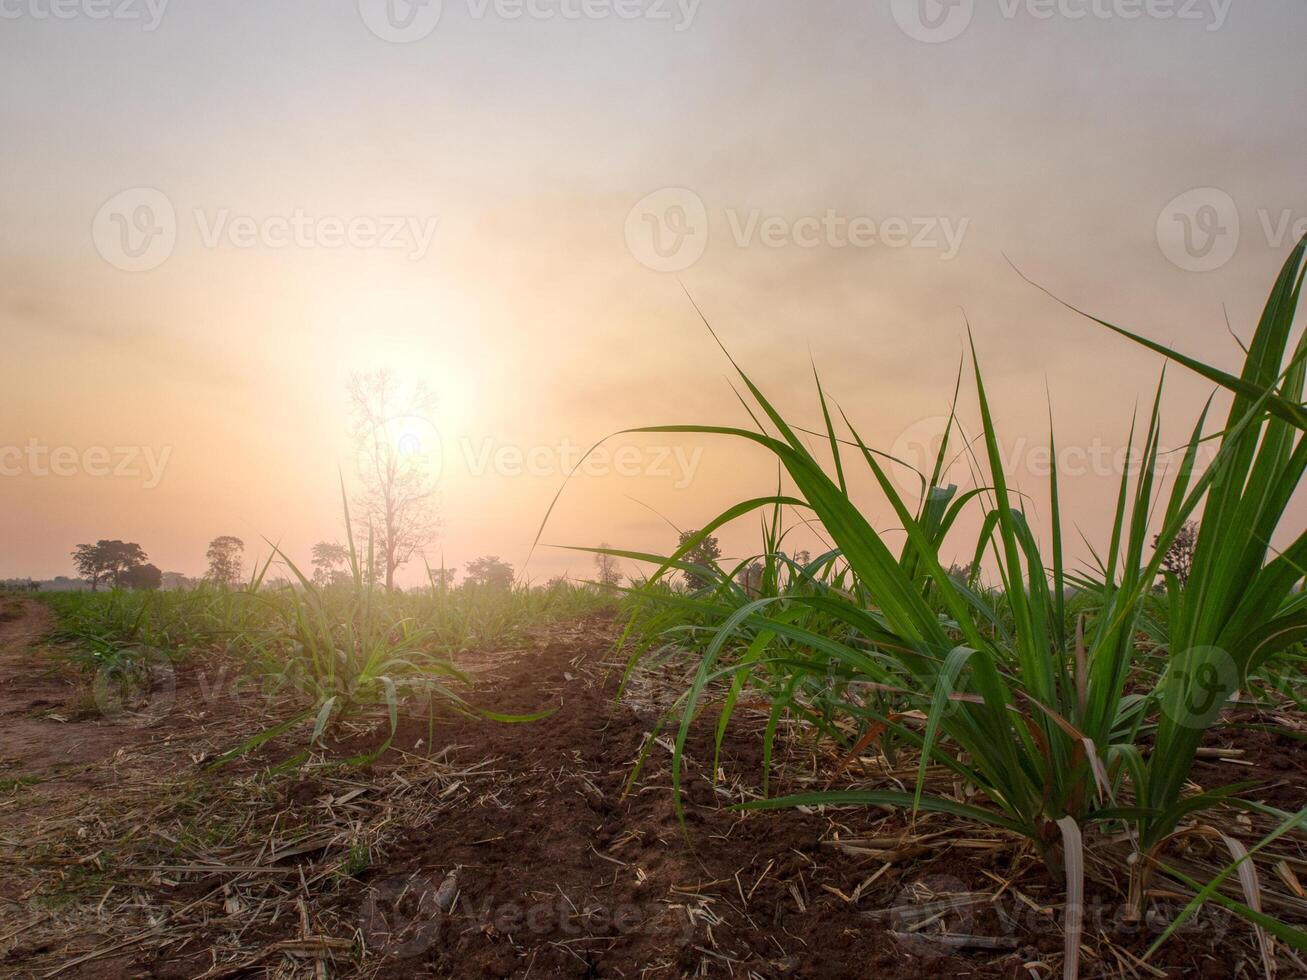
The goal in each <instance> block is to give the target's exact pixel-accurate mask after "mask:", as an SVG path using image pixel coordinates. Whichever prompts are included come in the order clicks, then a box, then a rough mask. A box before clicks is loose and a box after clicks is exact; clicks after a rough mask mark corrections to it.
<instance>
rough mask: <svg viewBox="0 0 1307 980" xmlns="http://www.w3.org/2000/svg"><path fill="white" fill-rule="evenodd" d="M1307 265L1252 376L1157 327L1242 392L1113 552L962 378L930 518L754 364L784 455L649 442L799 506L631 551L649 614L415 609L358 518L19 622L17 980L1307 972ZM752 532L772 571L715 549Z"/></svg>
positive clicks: (509, 590) (437, 599) (578, 599)
mask: <svg viewBox="0 0 1307 980" xmlns="http://www.w3.org/2000/svg"><path fill="white" fill-rule="evenodd" d="M1303 257H1304V245H1299V247H1298V248H1297V249H1296V250H1295V251H1294V253H1293V255H1292V256H1291V258H1290V260H1289V261H1288V263H1286V265H1285V266H1284V268H1283V270H1282V272H1281V273H1280V276H1279V278H1278V280H1277V281H1276V283H1275V285H1274V287H1273V290H1272V292H1271V296H1270V299H1269V301H1268V303H1267V306H1266V312H1265V314H1264V315H1263V317H1262V319H1261V321H1260V322H1259V323H1258V324H1257V325H1256V327H1255V329H1249V330H1248V331H1247V334H1248V335H1250V337H1251V339H1250V340H1249V341H1248V345H1247V356H1246V361H1245V364H1244V367H1243V369H1242V371H1241V372H1240V374H1238V375H1233V374H1227V373H1225V372H1223V371H1220V370H1218V369H1216V368H1214V367H1211V366H1209V365H1207V364H1205V363H1203V362H1200V361H1193V360H1190V359H1188V358H1185V357H1184V356H1183V355H1182V354H1178V353H1176V352H1173V351H1169V350H1167V349H1165V348H1160V347H1159V346H1158V345H1156V344H1153V343H1151V342H1148V341H1143V340H1141V339H1139V338H1135V337H1133V335H1129V334H1127V337H1128V338H1129V339H1134V340H1136V341H1138V342H1139V343H1140V344H1142V345H1143V346H1145V347H1148V348H1151V349H1152V351H1153V353H1154V354H1158V353H1160V354H1162V355H1164V356H1165V357H1166V358H1168V359H1169V360H1170V361H1172V362H1177V363H1173V364H1172V365H1171V370H1173V371H1192V372H1197V373H1198V374H1199V375H1201V376H1202V377H1204V378H1206V379H1207V380H1208V381H1209V382H1211V383H1212V384H1213V385H1214V386H1215V387H1216V388H1217V389H1218V390H1220V391H1221V393H1222V398H1223V399H1224V401H1223V403H1222V404H1228V406H1229V407H1228V412H1227V414H1226V417H1225V418H1224V419H1223V420H1221V421H1219V422H1218V421H1216V420H1215V419H1214V418H1211V417H1209V413H1204V416H1203V417H1201V418H1199V419H1196V420H1194V423H1193V426H1192V436H1191V438H1190V439H1189V441H1188V443H1187V445H1185V446H1182V447H1180V449H1179V450H1177V451H1174V452H1171V451H1166V450H1164V449H1163V446H1162V442H1161V436H1160V428H1161V423H1160V418H1161V415H1162V412H1163V403H1164V387H1163V385H1160V384H1159V387H1158V390H1157V393H1156V396H1155V398H1153V399H1152V400H1151V402H1148V403H1146V404H1149V405H1150V407H1149V408H1148V409H1147V410H1146V411H1145V412H1144V413H1143V414H1142V416H1141V418H1140V420H1139V422H1138V425H1137V427H1136V430H1135V431H1134V432H1133V433H1132V437H1131V438H1132V441H1133V442H1134V444H1136V445H1137V446H1139V447H1140V450H1141V458H1142V460H1143V465H1142V466H1141V467H1140V468H1139V469H1138V470H1137V471H1132V472H1126V473H1124V474H1123V475H1122V476H1121V479H1120V486H1119V495H1118V498H1117V500H1116V505H1115V509H1114V513H1115V521H1114V524H1113V527H1112V531H1111V533H1110V535H1109V537H1108V539H1107V540H1104V541H1095V542H1092V543H1089V544H1090V547H1091V550H1092V553H1093V555H1094V559H1095V560H1094V561H1093V562H1091V563H1089V564H1088V565H1080V564H1077V565H1076V566H1075V567H1070V563H1069V562H1068V561H1067V560H1065V558H1064V554H1065V549H1067V548H1068V545H1067V543H1066V539H1068V538H1069V537H1070V535H1071V534H1072V533H1074V532H1073V528H1074V526H1075V523H1074V520H1073V518H1072V516H1070V515H1064V514H1062V513H1061V509H1060V506H1059V499H1058V484H1057V480H1056V474H1055V476H1054V479H1053V481H1052V484H1051V497H1050V499H1049V500H1047V501H1043V502H1041V506H1040V507H1039V508H1037V511H1038V512H1039V513H1047V514H1048V515H1049V517H1048V519H1047V520H1046V521H1044V522H1043V524H1042V525H1041V526H1036V525H1035V524H1034V521H1033V519H1031V520H1030V521H1029V522H1028V520H1027V511H1028V509H1029V510H1030V511H1031V512H1032V513H1033V512H1035V511H1036V508H1028V507H1027V502H1026V501H1024V500H1023V499H1022V496H1021V495H1020V494H1019V493H1017V492H1015V491H1014V490H1013V489H1012V488H1011V487H1009V485H1008V481H1007V479H1006V476H1005V474H1004V472H1003V466H1002V459H1001V455H1000V452H999V447H998V434H997V431H996V427H995V425H994V423H993V421H992V419H991V416H990V410H989V403H988V393H987V390H986V387H985V374H984V370H983V365H982V364H981V363H980V358H978V357H977V356H976V354H975V351H974V350H973V351H972V355H973V364H974V370H973V371H972V372H970V377H969V378H968V389H969V390H970V392H971V396H973V397H974V398H975V399H976V401H977V403H978V405H979V409H980V415H981V418H982V421H983V430H982V432H981V433H980V434H979V435H978V436H977V437H976V438H974V439H967V438H964V437H963V436H962V435H961V434H960V433H958V432H956V431H955V430H953V429H952V428H950V436H951V440H950V439H946V441H945V443H944V445H943V446H941V447H940V450H939V455H938V459H937V460H936V465H935V467H934V471H933V472H931V473H923V474H921V476H922V488H921V493H920V495H919V496H914V497H905V496H904V495H902V494H901V493H900V492H899V491H898V490H897V489H896V488H895V485H894V483H893V482H892V481H891V480H890V478H889V477H888V475H887V473H886V469H885V468H886V466H887V465H888V461H887V459H886V457H885V456H884V455H883V454H882V453H880V452H878V451H876V450H874V449H873V448H872V447H869V446H867V445H865V444H864V442H863V440H862V438H861V437H860V436H859V434H858V429H857V428H856V423H855V422H852V421H850V420H848V419H845V418H843V416H842V413H841V412H840V410H839V408H838V406H836V405H835V404H834V403H833V402H832V401H831V400H830V399H829V398H828V397H827V395H826V393H825V392H824V391H823V390H822V388H821V386H820V383H819V382H817V383H816V385H815V401H816V403H817V405H818V406H819V408H820V413H821V418H822V420H823V422H824V425H823V426H822V427H821V428H816V429H812V430H807V429H802V428H800V427H799V426H797V425H796V424H794V423H793V422H791V421H790V420H787V419H786V418H785V417H783V416H782V415H781V413H780V412H778V411H777V410H776V409H775V408H774V407H773V403H772V402H771V401H770V400H769V399H768V397H767V395H766V394H765V393H764V392H763V391H762V390H760V389H759V388H758V387H757V386H755V385H754V383H753V382H752V381H751V380H750V377H749V376H748V375H747V374H746V373H745V372H744V371H740V373H739V381H740V384H741V385H742V388H743V391H744V392H746V393H747V395H748V396H749V397H748V407H749V409H750V412H751V413H752V414H753V417H754V419H755V421H756V422H757V427H756V428H755V429H742V428H729V427H715V426H667V427H659V428H656V429H653V430H646V431H658V432H667V433H693V434H696V435H717V436H722V437H725V438H730V439H740V440H747V441H749V442H751V443H752V444H754V445H756V446H757V447H758V449H759V450H760V451H761V452H764V453H767V454H770V456H772V457H774V458H775V461H776V463H777V465H778V467H779V469H780V470H782V471H783V473H784V481H785V482H784V484H783V486H782V487H781V488H780V489H778V490H777V491H776V492H775V493H772V494H768V495H765V496H760V497H755V498H750V499H747V500H743V501H741V502H740V503H738V504H736V505H734V506H732V507H729V508H728V509H726V510H725V511H724V512H723V513H721V514H720V515H719V516H718V517H716V518H714V519H713V520H711V521H709V522H707V523H705V524H704V525H703V527H702V528H701V529H699V530H698V531H697V532H695V533H693V534H689V535H687V536H686V538H685V539H684V540H683V542H682V545H681V547H680V548H679V549H678V550H677V551H676V552H674V553H672V554H669V555H655V554H647V553H640V552H634V551H628V550H623V549H620V548H614V549H600V551H601V553H604V554H610V555H613V556H616V557H619V558H621V559H623V560H627V561H633V562H639V563H641V564H642V566H643V567H645V568H646V569H647V574H646V577H645V578H643V579H642V580H641V581H639V582H636V583H633V584H632V585H630V586H629V587H622V588H611V587H604V586H600V585H594V584H570V583H568V582H558V583H554V584H551V585H550V586H548V587H534V588H533V587H529V586H526V585H517V586H513V587H506V588H503V589H495V588H483V587H472V586H467V587H462V588H458V589H449V588H445V587H442V585H441V584H433V585H432V586H431V587H430V588H427V589H422V590H416V591H412V592H402V591H399V590H387V589H385V588H384V587H383V586H382V585H381V584H379V582H378V581H377V580H378V576H377V575H376V574H375V570H374V561H375V556H374V555H373V553H372V548H371V547H370V546H369V545H368V544H367V543H365V542H361V541H357V540H356V539H355V536H354V534H353V533H352V532H351V534H350V539H349V562H348V574H347V575H346V576H345V577H344V580H342V581H338V582H335V583H334V584H331V585H319V584H316V583H315V582H314V581H313V580H311V579H310V578H308V577H306V576H305V575H303V574H301V573H300V570H299V569H298V568H297V567H296V566H295V565H294V564H293V563H292V562H291V561H290V560H289V559H288V558H286V556H284V555H281V554H280V553H278V552H275V551H274V552H273V554H272V555H271V556H270V557H269V559H268V564H265V565H262V566H261V567H260V568H259V569H258V570H256V572H255V574H254V576H253V577H252V578H251V579H250V581H249V582H248V583H247V584H246V585H244V586H243V587H234V586H221V587H218V586H212V585H200V586H198V587H195V588H193V589H188V590H184V591H175V592H174V591H170V592H153V591H145V590H142V591H126V592H124V591H106V592H96V593H87V592H80V593H67V594H62V595H55V596H48V597H39V596H38V597H20V596H12V597H7V598H3V599H0V602H3V607H2V608H0V660H2V661H3V675H0V676H3V678H4V682H3V687H0V731H3V732H4V751H3V760H0V763H2V765H3V769H0V790H2V792H0V847H3V848H4V849H5V856H4V862H3V866H0V901H2V902H3V906H0V909H2V910H3V918H2V919H0V972H3V973H4V974H5V975H15V976H41V977H54V976H63V977H118V976H160V977H165V976H166V977H238V976H278V977H291V976H305V977H309V976H318V977H325V976H381V977H390V976H422V975H432V976H505V977H507V976H537V977H547V976H576V977H590V976H603V977H661V976H705V977H711V976H733V977H789V976H794V977H803V976H807V977H837V976H849V977H853V976H859V977H863V976H883V975H892V976H900V977H918V976H937V977H938V976H975V977H1014V976H1017V977H1048V976H1057V975H1061V976H1064V977H1075V976H1082V977H1106V976H1131V977H1177V978H1178V977H1189V976H1202V977H1227V976H1229V977H1250V976H1272V975H1279V976H1307V892H1304V886H1303V882H1304V881H1307V836H1304V829H1305V828H1304V823H1307V809H1304V808H1303V804H1304V801H1305V800H1307V749H1305V748H1304V741H1305V740H1307V703H1305V701H1304V697H1305V695H1307V683H1305V679H1307V653H1305V652H1304V648H1303V638H1304V636H1307V595H1304V593H1303V591H1302V590H1301V585H1300V583H1301V581H1302V579H1303V576H1304V567H1305V566H1307V533H1304V532H1303V531H1302V529H1301V528H1296V527H1292V526H1288V522H1287V521H1286V520H1285V513H1286V509H1287V508H1288V506H1289V504H1290V502H1291V500H1292V499H1293V498H1294V496H1295V494H1296V493H1297V492H1298V491H1299V488H1300V484H1301V478H1302V475H1303V470H1304V468H1305V467H1307V439H1304V438H1303V430H1304V428H1307V411H1305V409H1304V404H1303V384H1304V374H1305V373H1307V342H1305V341H1304V340H1303V339H1301V337H1300V338H1299V339H1298V340H1297V341H1296V342H1295V341H1294V339H1293V338H1294V335H1295V315H1296V312H1297V307H1298V300H1299V292H1300V289H1301V285H1302V266H1303ZM1103 326H1104V327H1105V328H1110V329H1112V330H1116V331H1117V332H1118V333H1125V332H1124V331H1121V330H1118V328H1115V327H1111V326H1110V325H1108V324H1104V325H1103ZM960 397H961V396H960ZM1054 438H1055V437H1054V435H1053V434H1050V442H1051V441H1053V440H1054ZM814 446H816V447H820V449H819V450H818V449H814V448H813V447H814ZM1209 450H1210V457H1205V456H1202V454H1203V453H1204V452H1206V451H1209ZM954 454H962V455H964V456H965V457H966V458H967V459H968V460H969V461H970V462H971V464H972V466H973V469H974V472H975V473H976V475H977V479H976V481H975V486H974V487H971V488H967V489H959V488H958V487H956V486H952V485H945V484H941V483H940V481H939V477H940V474H941V473H942V472H944V470H945V469H946V468H947V463H948V462H949V460H950V459H951V458H952V456H953V455H954ZM1200 457H1202V458H1201V461H1200ZM855 467H856V468H858V469H859V470H861V471H864V472H868V473H869V474H870V476H871V478H873V479H874V480H875V482H876V483H877V485H879V487H880V488H881V490H882V493H883V501H884V505H885V506H884V513H883V514H881V515H880V517H879V518H878V519H879V520H881V521H882V523H883V522H884V519H885V515H886V514H888V515H890V518H891V520H892V522H893V524H894V525H895V526H896V527H898V528H900V529H901V530H900V531H898V532H897V533H895V534H893V535H891V534H889V533H886V532H884V531H882V530H877V528H876V526H874V525H873V524H872V522H871V521H872V518H871V516H870V515H869V514H866V513H864V512H862V511H860V510H859V509H858V508H857V507H856V506H855V505H854V504H853V502H852V500H851V497H850V494H849V492H848V483H849V480H850V478H851V474H852V472H853V470H854V468H855ZM972 511H975V512H978V513H980V514H981V515H983V520H982V521H981V531H980V533H979V536H978V538H977V539H976V540H975V541H974V542H972V544H971V549H970V550H973V551H974V556H975V558H974V561H972V562H971V563H969V564H968V565H967V566H966V567H964V568H956V567H946V566H945V565H944V564H943V562H942V561H941V555H942V554H943V553H945V552H944V542H945V540H946V539H949V538H950V535H952V534H953V533H954V531H955V529H956V527H957V526H959V524H958V522H959V519H960V517H961V516H962V515H963V514H964V513H967V514H969V513H971V512H972ZM346 513H347V520H348V508H346ZM741 520H748V521H758V522H759V523H760V526H761V540H760V545H759V550H758V554H757V555H755V556H753V557H751V558H748V559H745V560H742V561H737V562H734V563H730V564H726V565H723V564H719V563H718V562H716V561H708V560H699V558H698V556H700V555H702V553H703V552H702V546H703V545H705V544H706V542H707V541H708V539H709V538H710V536H711V535H712V534H713V532H714V531H716V530H717V529H719V528H721V527H723V526H725V525H727V524H729V523H732V522H736V521H741ZM800 522H802V523H804V525H805V526H807V527H815V528H817V529H818V530H819V533H820V535H821V536H822V538H823V540H826V541H827V542H828V545H829V547H828V549H827V550H826V551H824V552H823V553H820V554H817V555H811V554H803V555H799V554H797V553H795V554H792V553H790V550H789V545H788V543H787V538H788V536H789V535H790V534H791V533H792V530H791V529H792V528H793V527H794V526H795V525H796V524H797V523H800ZM1186 542H1187V543H1186ZM591 550H594V549H591ZM274 562H275V563H277V565H278V566H279V567H284V568H285V569H286V570H288V572H289V573H290V575H291V576H292V578H291V579H290V580H289V581H288V582H287V583H284V584H280V585H276V586H274V585H273V584H272V583H271V582H270V580H269V579H268V577H267V576H268V572H269V569H270V568H272V567H273V563H274ZM432 581H433V583H441V582H443V579H442V578H438V577H436V576H434V575H433V576H432Z"/></svg>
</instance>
